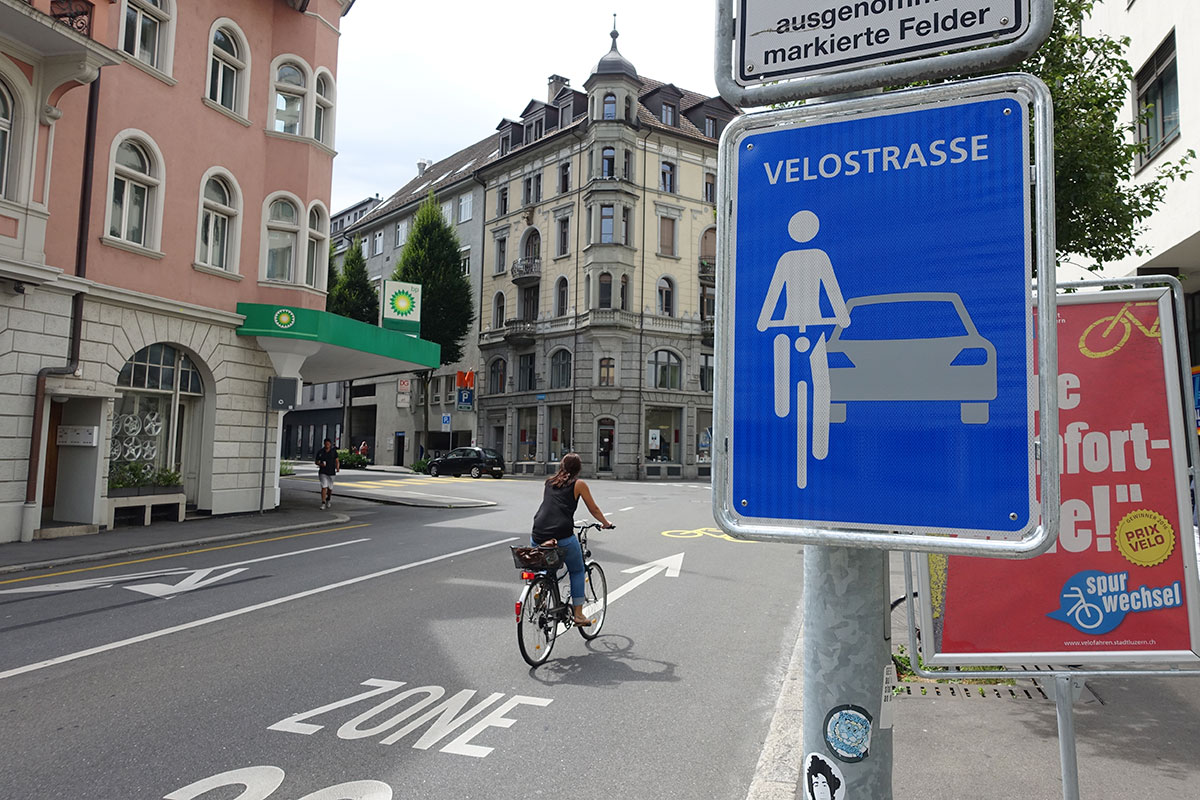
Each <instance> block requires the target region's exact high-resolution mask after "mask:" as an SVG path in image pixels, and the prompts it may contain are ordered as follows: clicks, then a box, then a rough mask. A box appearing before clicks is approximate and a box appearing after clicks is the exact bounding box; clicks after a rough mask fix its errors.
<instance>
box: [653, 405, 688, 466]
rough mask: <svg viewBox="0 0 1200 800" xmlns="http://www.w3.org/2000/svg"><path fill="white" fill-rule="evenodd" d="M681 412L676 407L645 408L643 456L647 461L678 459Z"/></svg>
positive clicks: (671, 460)
mask: <svg viewBox="0 0 1200 800" xmlns="http://www.w3.org/2000/svg"><path fill="white" fill-rule="evenodd" d="M682 417H683V414H682V411H681V409H678V408H647V409H646V434H645V448H646V449H645V457H646V461H647V462H651V461H668V462H678V461H679V460H680V456H681V453H680V447H679V439H680V433H681V427H682V426H681V420H682Z"/></svg>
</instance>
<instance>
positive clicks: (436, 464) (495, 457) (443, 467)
mask: <svg viewBox="0 0 1200 800" xmlns="http://www.w3.org/2000/svg"><path fill="white" fill-rule="evenodd" d="M429 474H430V475H432V476H433V477H435V478H436V477H437V476H438V475H454V476H456V477H457V476H459V475H470V476H471V477H472V478H478V477H479V476H480V475H491V476H492V477H493V478H499V477H500V476H501V475H503V474H504V460H503V459H502V458H500V454H499V453H497V452H496V451H495V450H493V449H491V448H490V447H456V448H454V449H453V450H451V451H450V452H449V453H447V454H446V455H444V456H440V457H438V458H435V459H433V460H432V461H430V462H429Z"/></svg>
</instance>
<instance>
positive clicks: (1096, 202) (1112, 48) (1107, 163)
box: [1020, 0, 1195, 269]
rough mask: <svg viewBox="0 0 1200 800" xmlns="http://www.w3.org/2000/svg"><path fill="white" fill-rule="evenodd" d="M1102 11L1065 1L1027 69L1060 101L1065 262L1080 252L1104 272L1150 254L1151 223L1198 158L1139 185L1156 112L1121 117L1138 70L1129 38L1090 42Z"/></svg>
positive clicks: (1057, 145)
mask: <svg viewBox="0 0 1200 800" xmlns="http://www.w3.org/2000/svg"><path fill="white" fill-rule="evenodd" d="M1095 5H1096V0H1057V2H1055V6H1054V28H1053V30H1052V31H1051V34H1050V38H1049V39H1048V40H1047V41H1046V43H1045V44H1043V45H1042V46H1041V48H1039V50H1038V52H1037V53H1035V54H1034V55H1033V56H1031V57H1030V58H1029V59H1027V60H1026V61H1025V62H1024V63H1022V64H1021V67H1020V69H1021V70H1022V71H1024V72H1028V73H1030V74H1033V75H1036V76H1037V77H1039V78H1041V79H1042V80H1043V81H1044V82H1045V83H1046V85H1047V86H1049V87H1050V93H1051V96H1052V97H1053V99H1054V168H1055V179H1054V192H1055V203H1054V204H1055V218H1056V229H1057V247H1058V253H1059V258H1060V259H1061V258H1063V257H1065V256H1067V255H1069V254H1078V255H1080V256H1083V257H1084V258H1086V259H1089V260H1091V261H1093V262H1095V266H1094V267H1093V269H1099V268H1100V267H1102V266H1103V265H1104V264H1105V263H1106V262H1110V261H1117V260H1119V259H1122V258H1124V257H1125V256H1128V255H1130V254H1131V253H1132V254H1137V255H1142V254H1144V253H1145V252H1146V248H1145V247H1144V246H1142V245H1139V244H1138V243H1137V237H1138V235H1139V234H1140V233H1141V232H1142V231H1144V230H1145V225H1144V224H1143V223H1144V222H1145V220H1147V219H1148V218H1149V217H1150V216H1151V215H1152V214H1153V213H1154V212H1155V210H1156V209H1157V208H1158V207H1159V205H1160V204H1161V202H1162V199H1163V196H1164V195H1165V194H1166V191H1167V187H1168V185H1169V184H1170V183H1171V182H1172V181H1174V180H1176V179H1179V180H1184V179H1186V177H1187V175H1188V174H1189V172H1190V171H1191V170H1190V167H1189V166H1188V165H1189V163H1190V162H1191V161H1192V159H1193V158H1194V157H1195V153H1194V152H1193V151H1190V150H1189V151H1188V152H1187V153H1186V154H1184V155H1183V156H1182V157H1181V158H1180V159H1179V160H1177V161H1164V162H1163V163H1161V164H1160V165H1159V166H1158V167H1157V169H1156V171H1155V173H1154V177H1153V178H1151V179H1149V180H1143V181H1141V182H1139V183H1134V182H1133V181H1132V178H1133V171H1134V163H1135V159H1136V158H1137V157H1138V156H1140V155H1143V154H1145V152H1146V149H1147V145H1146V144H1144V143H1141V142H1139V141H1138V137H1137V131H1138V124H1139V123H1141V122H1144V121H1147V120H1148V119H1149V118H1150V117H1152V115H1153V114H1154V109H1153V108H1146V109H1144V110H1143V111H1142V113H1141V114H1140V115H1139V116H1138V118H1137V119H1134V120H1132V121H1123V120H1122V119H1121V117H1120V115H1121V108H1122V104H1123V103H1124V101H1125V99H1126V98H1127V97H1128V95H1129V88H1130V86H1131V85H1132V82H1133V68H1132V67H1131V66H1130V65H1129V63H1128V62H1127V61H1126V60H1125V51H1126V50H1127V49H1128V47H1129V39H1128V38H1121V39H1113V38H1112V37H1111V36H1108V35H1106V34H1103V33H1101V34H1098V35H1096V36H1085V35H1084V34H1083V31H1082V24H1083V21H1084V20H1085V19H1087V18H1088V17H1090V16H1091V14H1092V9H1093V8H1094V7H1095Z"/></svg>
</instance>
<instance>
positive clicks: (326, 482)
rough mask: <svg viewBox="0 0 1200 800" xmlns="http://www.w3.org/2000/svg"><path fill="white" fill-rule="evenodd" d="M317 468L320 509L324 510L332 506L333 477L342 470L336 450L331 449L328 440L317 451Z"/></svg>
mask: <svg viewBox="0 0 1200 800" xmlns="http://www.w3.org/2000/svg"><path fill="white" fill-rule="evenodd" d="M317 467H318V469H317V478H318V479H319V480H320V481H321V509H322V510H324V509H326V508H329V507H330V506H331V505H333V476H334V475H337V474H338V471H339V470H341V468H342V462H341V461H339V460H338V455H337V450H334V449H333V442H332V441H330V440H329V439H326V440H325V446H324V447H322V448H321V449H320V450H318V451H317Z"/></svg>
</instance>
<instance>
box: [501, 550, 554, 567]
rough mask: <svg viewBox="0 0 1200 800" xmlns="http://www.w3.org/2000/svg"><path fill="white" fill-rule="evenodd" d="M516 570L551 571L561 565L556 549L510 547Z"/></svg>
mask: <svg viewBox="0 0 1200 800" xmlns="http://www.w3.org/2000/svg"><path fill="white" fill-rule="evenodd" d="M511 549H512V556H513V565H514V566H516V568H517V569H553V568H554V567H557V566H558V565H559V564H560V563H562V555H561V554H560V553H559V552H558V548H557V547H511Z"/></svg>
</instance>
